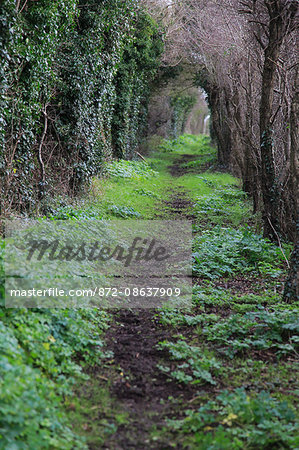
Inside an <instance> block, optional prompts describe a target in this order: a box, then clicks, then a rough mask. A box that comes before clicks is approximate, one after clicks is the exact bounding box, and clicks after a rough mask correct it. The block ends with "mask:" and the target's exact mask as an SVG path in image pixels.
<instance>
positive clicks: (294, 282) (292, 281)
mask: <svg viewBox="0 0 299 450" xmlns="http://www.w3.org/2000/svg"><path fill="white" fill-rule="evenodd" d="M298 75H299V73H298V72H297V77H296V90H295V95H294V98H293V101H292V108H291V118H290V128H291V155H290V191H291V196H292V198H291V199H292V204H293V207H294V211H296V214H297V216H295V217H296V218H295V220H296V238H295V248H294V251H293V254H292V260H291V268H290V272H289V276H288V279H287V281H286V284H285V289H284V300H285V301H287V302H292V301H296V300H299V129H298V123H299V76H298Z"/></svg>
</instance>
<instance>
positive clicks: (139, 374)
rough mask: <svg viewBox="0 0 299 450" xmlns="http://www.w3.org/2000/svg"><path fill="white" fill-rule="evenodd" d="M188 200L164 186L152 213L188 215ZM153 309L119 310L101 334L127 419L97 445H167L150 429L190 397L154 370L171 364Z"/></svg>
mask: <svg viewBox="0 0 299 450" xmlns="http://www.w3.org/2000/svg"><path fill="white" fill-rule="evenodd" d="M187 157H188V161H190V160H193V159H196V156H193V155H184V159H180V160H179V162H176V163H174V165H173V166H171V167H170V168H169V171H170V173H171V174H172V176H180V175H182V174H183V173H184V172H185V171H186V169H184V168H182V167H181V166H182V164H183V162H184V161H186V158H187ZM191 207H192V202H191V201H190V199H189V197H188V193H187V192H186V191H185V190H184V188H183V187H182V186H178V187H177V188H176V189H173V188H171V187H170V188H169V197H168V200H165V201H164V202H163V203H162V204H161V205H160V207H159V208H158V211H157V217H160V218H163V212H164V216H165V211H167V216H168V217H172V218H187V219H191V218H192V214H191ZM155 316H156V311H154V310H121V311H119V312H118V314H117V317H116V318H115V322H114V323H113V325H112V326H111V328H110V329H109V331H108V333H107V335H106V342H107V345H108V349H109V350H111V351H112V352H113V354H114V358H113V359H114V366H115V367H116V368H117V369H118V375H117V376H116V378H115V380H114V381H113V383H112V385H111V389H110V395H111V397H112V398H114V399H115V401H116V402H117V403H118V405H119V407H120V408H121V410H122V411H124V412H125V413H127V414H128V423H126V424H124V425H121V426H119V427H118V430H117V433H116V434H115V435H112V436H111V437H110V438H109V440H108V441H106V443H105V445H104V446H103V447H102V448H105V449H113V450H127V449H144V448H146V449H165V450H166V449H171V448H174V446H175V447H176V448H178V447H177V446H176V445H175V444H174V443H171V442H163V441H161V439H162V438H161V437H159V438H157V436H156V437H155V433H154V431H155V430H156V431H157V430H159V429H161V427H163V425H164V422H165V419H166V418H167V417H172V416H173V414H174V411H175V409H177V414H178V415H180V411H181V410H182V408H181V405H182V404H185V403H187V402H188V401H190V399H191V398H192V396H193V395H194V392H196V389H195V388H193V387H191V386H190V385H187V386H182V385H180V384H178V383H175V382H173V381H172V380H170V379H169V378H168V377H167V376H166V375H164V374H163V373H162V372H161V371H160V370H159V369H158V368H157V365H158V364H159V363H161V364H165V365H167V366H171V365H172V362H171V361H170V360H169V358H168V354H167V353H166V352H162V351H161V350H158V348H157V345H158V343H159V342H160V341H162V340H164V339H167V338H170V337H171V336H172V334H173V329H172V328H169V329H168V328H166V327H165V326H161V325H160V324H159V322H158V320H157V318H156V317H155Z"/></svg>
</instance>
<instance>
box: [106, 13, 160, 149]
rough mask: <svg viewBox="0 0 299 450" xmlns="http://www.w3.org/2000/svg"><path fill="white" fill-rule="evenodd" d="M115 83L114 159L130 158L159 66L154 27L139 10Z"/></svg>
mask: <svg viewBox="0 0 299 450" xmlns="http://www.w3.org/2000/svg"><path fill="white" fill-rule="evenodd" d="M131 39H132V41H131V42H130V41H128V43H127V45H126V46H125V49H124V54H123V58H122V60H121V61H120V64H119V66H118V71H117V75H116V80H115V86H116V88H115V89H116V90H115V93H116V98H117V102H116V104H115V107H114V113H113V118H112V144H113V151H114V155H115V156H116V157H118V158H132V157H133V155H134V151H135V149H136V147H137V145H138V144H139V141H140V135H141V133H142V131H143V129H144V127H145V125H146V117H147V106H148V98H149V96H150V85H149V82H150V81H151V80H152V79H153V78H154V76H155V74H156V71H157V69H158V67H159V57H160V55H161V53H162V50H163V43H162V39H161V35H160V33H159V28H158V25H157V24H156V23H155V21H154V20H153V19H152V18H151V17H150V16H149V15H148V14H146V13H144V12H142V11H140V12H139V14H138V16H137V20H136V23H135V24H134V33H133V34H132V36H131Z"/></svg>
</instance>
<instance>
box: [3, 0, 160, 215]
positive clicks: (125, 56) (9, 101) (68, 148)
mask: <svg viewBox="0 0 299 450" xmlns="http://www.w3.org/2000/svg"><path fill="white" fill-rule="evenodd" d="M0 27H1V28H0V54H1V61H3V62H2V64H1V68H0V102H1V104H0V107H1V112H0V143H1V154H0V170H1V173H0V175H1V176H2V179H3V180H4V184H3V187H2V189H3V190H4V192H2V194H4V197H3V195H2V198H4V202H3V203H2V207H3V208H4V209H5V210H7V209H10V208H11V207H14V208H17V209H18V210H20V211H24V210H26V211H28V209H35V205H36V204H39V205H41V204H43V206H44V208H45V207H46V200H47V198H49V197H50V196H51V195H53V194H55V192H61V191H63V192H74V193H76V192H78V190H80V189H81V188H82V187H83V186H84V185H85V184H86V183H87V182H88V181H89V180H90V178H91V176H93V175H94V174H97V173H99V172H100V171H101V167H102V161H103V160H104V159H107V158H109V157H111V156H112V155H115V156H118V157H125V158H127V157H131V156H132V155H133V153H134V150H135V149H136V146H137V144H138V136H139V135H140V131H141V128H142V123H143V122H144V118H145V114H146V109H147V101H148V95H149V84H150V81H151V79H152V78H153V76H154V74H155V71H156V69H157V65H158V59H159V56H160V54H161V51H162V39H161V36H160V34H159V30H158V27H157V25H156V24H155V23H154V21H153V20H152V19H151V18H150V17H149V16H148V15H147V13H146V12H144V11H143V10H142V9H141V7H140V6H139V5H138V2H137V0H99V1H97V2H93V1H92V0H68V1H58V0H56V1H55V0H54V1H53V0H39V1H38V2H36V1H34V0H28V1H27V2H26V1H24V2H22V1H17V2H16V1H15V0H4V1H3V2H2V3H1V6H0ZM8 193H9V198H8Z"/></svg>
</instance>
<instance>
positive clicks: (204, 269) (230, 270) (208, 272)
mask: <svg viewBox="0 0 299 450" xmlns="http://www.w3.org/2000/svg"><path fill="white" fill-rule="evenodd" d="M193 258H194V273H195V274H196V275H198V276H200V277H203V278H209V279H215V278H219V277H222V276H231V275H233V274H235V273H238V272H241V273H245V272H247V273H248V272H259V270H260V268H261V269H262V270H263V271H264V272H265V273H266V274H268V275H270V276H273V277H277V276H278V275H279V274H281V270H280V268H279V267H280V266H281V260H282V255H281V252H280V249H279V248H278V247H276V246H275V245H273V244H271V243H270V242H268V241H267V240H266V239H264V238H262V237H261V236H259V235H257V234H255V233H253V232H252V231H250V230H249V229H242V230H235V229H233V228H223V227H215V228H214V229H212V230H205V231H203V232H202V234H201V235H200V236H197V237H196V238H195V241H194V253H193ZM266 264H268V266H267V265H266ZM265 269H266V270H265Z"/></svg>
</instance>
